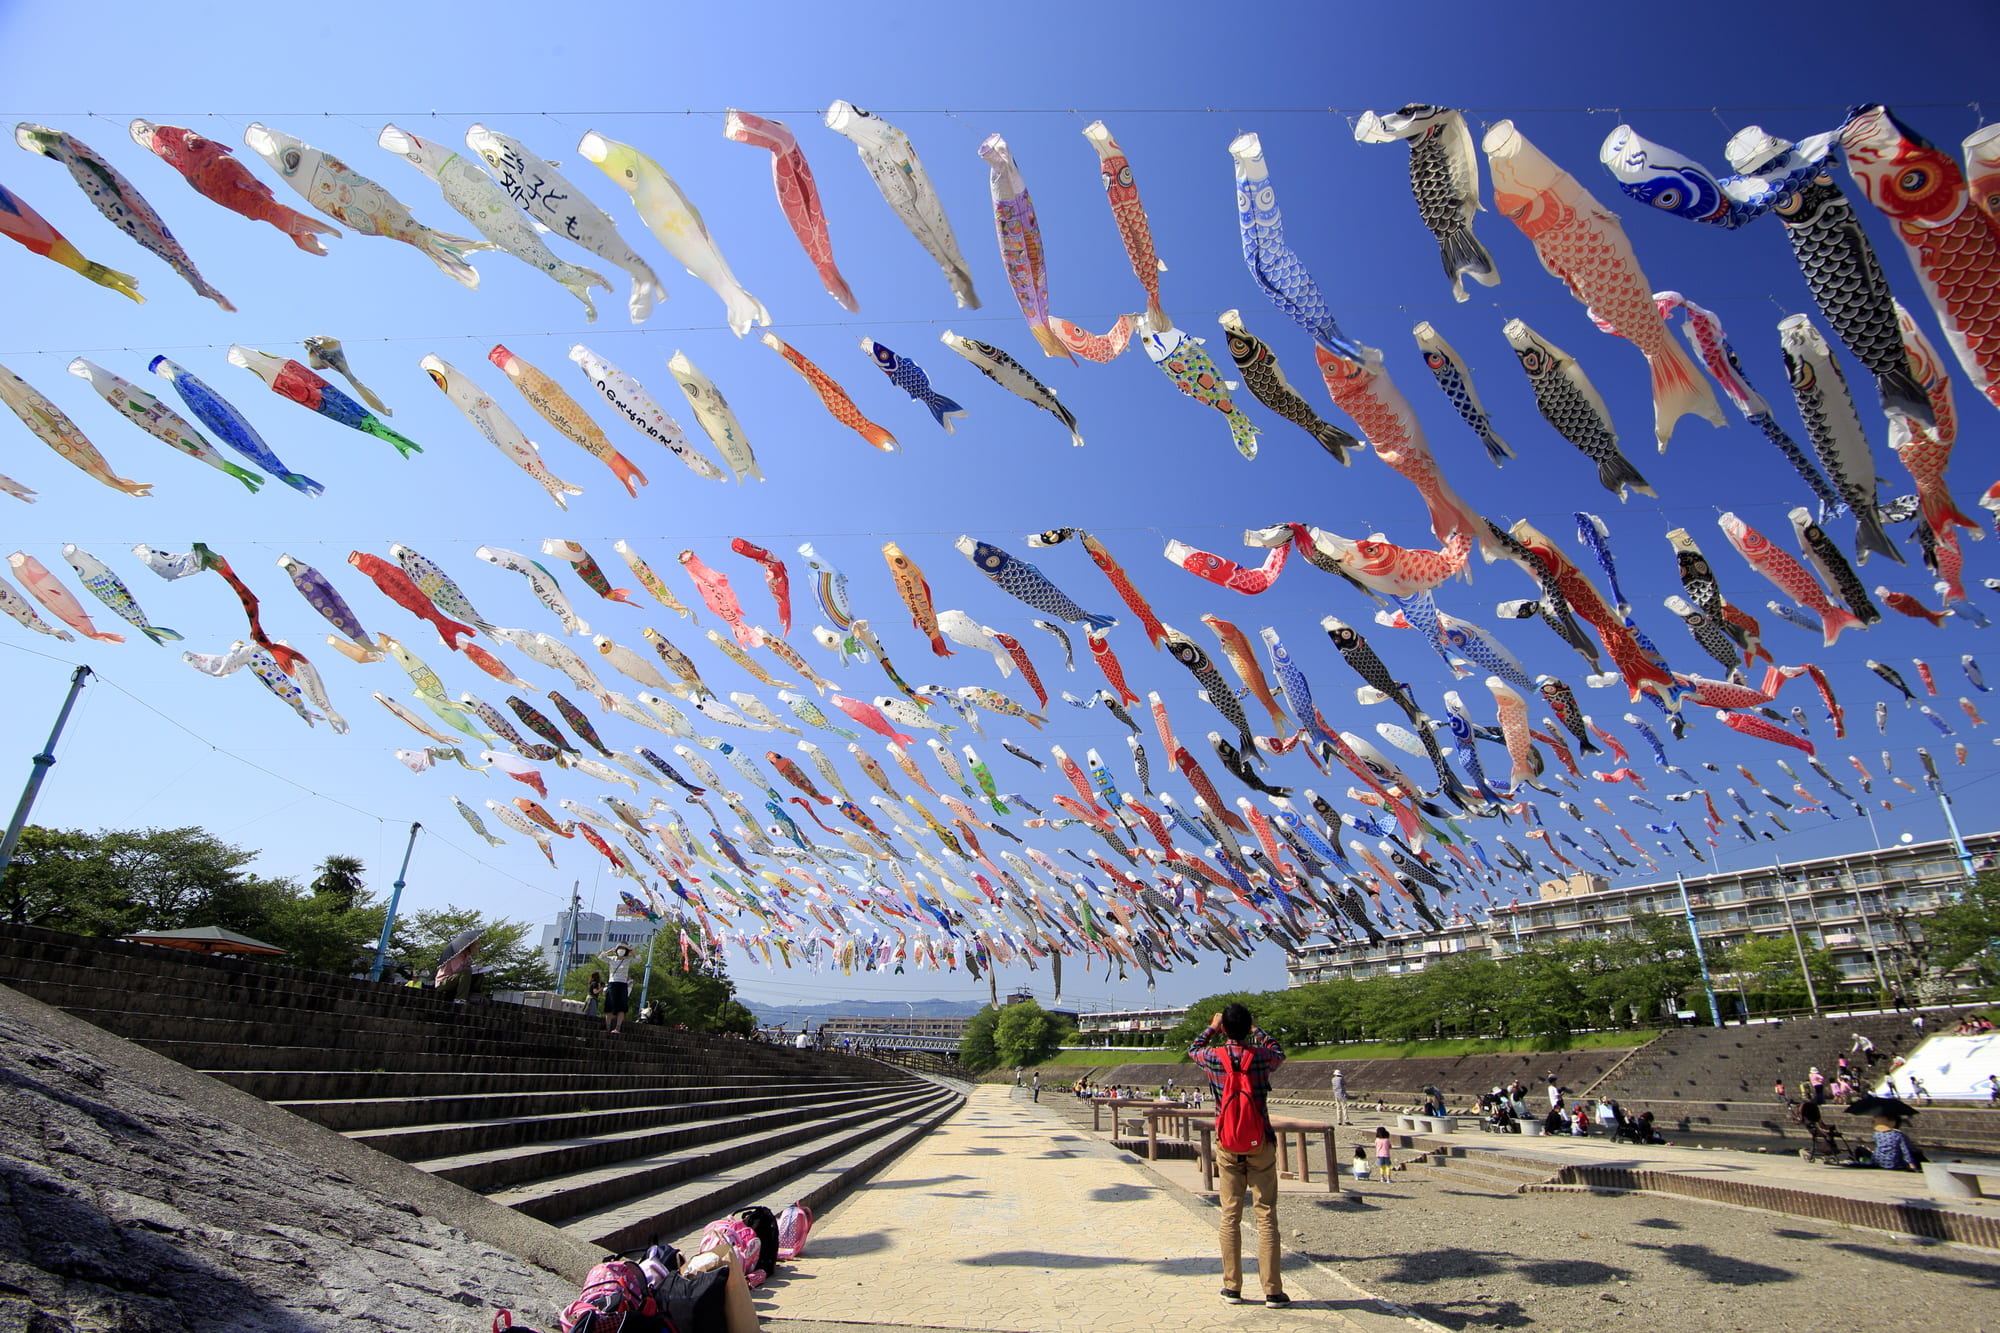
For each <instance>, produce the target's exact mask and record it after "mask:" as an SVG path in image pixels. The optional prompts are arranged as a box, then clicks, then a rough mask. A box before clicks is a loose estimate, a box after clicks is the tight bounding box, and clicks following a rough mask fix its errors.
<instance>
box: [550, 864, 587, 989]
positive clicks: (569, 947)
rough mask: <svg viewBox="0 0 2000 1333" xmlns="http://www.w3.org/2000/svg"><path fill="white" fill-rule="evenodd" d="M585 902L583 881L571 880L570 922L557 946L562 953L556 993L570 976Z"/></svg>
mask: <svg viewBox="0 0 2000 1333" xmlns="http://www.w3.org/2000/svg"><path fill="white" fill-rule="evenodd" d="M582 903H583V881H582V880H580V879H573V880H571V881H570V882H569V924H568V925H566V926H564V927H563V935H562V940H561V942H560V943H559V944H558V945H557V948H559V949H560V950H561V953H560V954H559V955H558V956H557V958H556V994H558V995H560V994H562V989H563V980H564V978H566V977H568V976H569V962H570V957H571V955H573V954H574V953H575V952H576V913H577V909H578V908H579V907H580V906H582Z"/></svg>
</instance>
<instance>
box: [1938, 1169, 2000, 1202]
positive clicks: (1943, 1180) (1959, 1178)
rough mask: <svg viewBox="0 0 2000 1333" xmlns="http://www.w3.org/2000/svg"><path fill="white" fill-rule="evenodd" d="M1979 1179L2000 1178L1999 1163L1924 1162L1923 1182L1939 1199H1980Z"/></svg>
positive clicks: (1981, 1193) (1984, 1194)
mask: <svg viewBox="0 0 2000 1333" xmlns="http://www.w3.org/2000/svg"><path fill="white" fill-rule="evenodd" d="M1981 1180H2000V1163H1995V1162H1925V1163H1924V1183H1925V1184H1927V1185H1929V1186H1930V1187H1931V1194H1932V1195H1933V1196H1934V1197H1936V1198H1940V1199H1982V1198H1985V1197H1986V1191H1985V1190H1984V1189H1983V1188H1981V1186H1980V1181H1981Z"/></svg>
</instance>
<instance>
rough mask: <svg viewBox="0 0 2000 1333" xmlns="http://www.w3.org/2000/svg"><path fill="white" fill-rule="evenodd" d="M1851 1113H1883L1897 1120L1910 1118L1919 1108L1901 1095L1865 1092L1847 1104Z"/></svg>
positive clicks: (1882, 1114) (1848, 1111)
mask: <svg viewBox="0 0 2000 1333" xmlns="http://www.w3.org/2000/svg"><path fill="white" fill-rule="evenodd" d="M1847 1113H1848V1114H1849V1115H1881V1116H1889V1117H1892V1118H1893V1119H1896V1120H1908V1119H1909V1118H1910V1117H1911V1116H1914V1115H1915V1114H1916V1113H1917V1108H1916V1107H1914V1106H1912V1105H1910V1104H1909V1103H1908V1102H1906V1101H1904V1100H1903V1099H1902V1098H1901V1097H1878V1096H1876V1095H1875V1094H1874V1093H1872V1092H1864V1093H1861V1094H1859V1095H1858V1096H1856V1097H1855V1098H1854V1099H1853V1100H1852V1101H1850V1102H1848V1104H1847Z"/></svg>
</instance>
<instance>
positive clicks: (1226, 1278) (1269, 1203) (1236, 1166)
mask: <svg viewBox="0 0 2000 1333" xmlns="http://www.w3.org/2000/svg"><path fill="white" fill-rule="evenodd" d="M1215 1161H1216V1167H1217V1169H1218V1171H1219V1173H1220V1175H1221V1181H1220V1190H1221V1195H1222V1285H1223V1286H1225V1287H1227V1288H1229V1289H1230V1290H1231V1291H1241V1290H1243V1194H1244V1191H1245V1190H1246V1189H1247V1190H1248V1191H1249V1192H1250V1194H1251V1201H1252V1203H1253V1205H1254V1207H1255V1209H1256V1212H1257V1277H1258V1279H1259V1280H1260V1281H1262V1282H1263V1284H1264V1294H1265V1295H1266V1296H1275V1295H1277V1294H1278V1293H1279V1292H1282V1291H1283V1290H1284V1289H1285V1284H1284V1280H1283V1279H1282V1278H1281V1277H1280V1276H1279V1273H1278V1264H1279V1259H1278V1145H1277V1144H1276V1143H1274V1142H1272V1141H1270V1140H1269V1139H1267V1140H1265V1142H1264V1146H1263V1147H1261V1148H1259V1149H1257V1151H1256V1152H1253V1153H1234V1152H1230V1151H1228V1150H1227V1149H1225V1148H1217V1149H1216V1150H1215Z"/></svg>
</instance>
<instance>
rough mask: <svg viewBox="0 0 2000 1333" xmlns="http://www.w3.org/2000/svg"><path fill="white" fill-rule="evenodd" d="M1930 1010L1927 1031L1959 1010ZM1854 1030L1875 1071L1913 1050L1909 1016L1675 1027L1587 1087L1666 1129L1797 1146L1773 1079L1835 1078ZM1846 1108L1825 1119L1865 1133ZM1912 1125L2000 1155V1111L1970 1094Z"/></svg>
mask: <svg viewBox="0 0 2000 1333" xmlns="http://www.w3.org/2000/svg"><path fill="white" fill-rule="evenodd" d="M1927 1012H1928V1017H1929V1021H1930V1024H1931V1027H1932V1031H1933V1032H1935V1031H1937V1030H1939V1029H1942V1028H1948V1026H1949V1024H1950V1023H1951V1022H1954V1021H1956V1018H1957V1014H1956V1013H1955V1012H1954V1011H1951V1010H1931V1011H1927ZM1857 1032H1858V1033H1861V1034H1862V1035H1864V1036H1866V1037H1868V1038H1869V1039H1870V1040H1871V1041H1873V1042H1874V1043H1875V1045H1876V1048H1877V1051H1878V1056H1877V1059H1876V1063H1875V1066H1874V1069H1873V1071H1872V1075H1871V1076H1872V1077H1876V1078H1879V1077H1880V1076H1881V1075H1883V1074H1886V1073H1887V1072H1888V1070H1889V1063H1890V1060H1891V1059H1892V1058H1893V1057H1894V1056H1895V1055H1896V1054H1897V1053H1898V1052H1902V1051H1908V1050H1911V1049H1913V1048H1914V1047H1915V1046H1916V1044H1917V1041H1918V1037H1917V1034H1916V1031H1915V1029H1914V1028H1912V1027H1911V1025H1910V1020H1909V1017H1908V1016H1907V1015H1905V1014H1894V1013H1891V1014H1856V1015H1850V1016H1844V1017H1838V1018H1795V1019H1788V1020H1786V1021H1785V1022H1783V1023H1753V1024H1750V1025H1748V1026H1731V1027H1722V1028H1715V1027H1690V1028H1679V1029H1675V1030H1671V1031H1667V1032H1663V1033H1661V1034H1660V1036H1659V1037H1658V1039H1656V1040H1655V1041H1653V1042H1651V1043H1650V1044H1648V1045H1647V1046H1645V1047H1643V1048H1642V1049H1640V1050H1637V1051H1634V1052H1633V1053H1632V1055H1631V1056H1630V1057H1629V1058H1627V1059H1626V1060H1625V1061H1624V1062H1623V1063H1622V1064H1620V1065H1619V1066H1618V1067H1617V1068H1616V1069H1614V1070H1611V1071H1609V1072H1608V1075H1607V1076H1606V1077H1605V1078H1603V1079H1601V1080H1599V1082H1598V1083H1597V1084H1595V1085H1593V1086H1592V1088H1591V1089H1590V1090H1589V1094H1590V1095H1591V1096H1593V1097H1613V1098H1616V1099H1617V1100H1618V1102H1619V1103H1620V1104H1621V1105H1623V1106H1625V1107H1626V1108H1627V1109H1629V1110H1633V1111H1637V1110H1641V1109H1644V1110H1650V1111H1652V1112H1653V1114H1654V1116H1655V1117H1656V1118H1657V1120H1658V1122H1659V1125H1660V1128H1661V1130H1662V1132H1663V1133H1665V1134H1666V1135H1667V1136H1668V1137H1669V1138H1678V1139H1699V1140H1700V1141H1702V1142H1724V1141H1728V1140H1731V1139H1737V1140H1743V1141H1746V1142H1747V1141H1752V1140H1761V1141H1762V1142H1763V1143H1765V1144H1769V1145H1771V1146H1774V1147H1775V1146H1778V1144H1779V1143H1782V1145H1783V1146H1784V1147H1785V1148H1786V1149H1790V1148H1795V1147H1797V1146H1800V1145H1803V1144H1805V1143H1807V1142H1808V1136H1807V1135H1806V1133H1805V1131H1804V1130H1802V1129H1800V1128H1799V1127H1798V1126H1796V1125H1793V1124H1792V1123H1791V1121H1790V1116H1789V1113H1788V1112H1787V1110H1786V1108H1785V1106H1784V1105H1783V1104H1782V1103H1780V1102H1779V1101H1778V1099H1777V1097H1776V1096H1775V1095H1774V1093H1773V1091H1772V1087H1771V1085H1772V1082H1773V1081H1774V1080H1775V1079H1777V1078H1780V1077H1782V1078H1783V1079H1784V1081H1785V1089H1786V1092H1787V1093H1788V1094H1789V1096H1790V1097H1791V1098H1792V1099H1793V1100H1797V1099H1798V1098H1799V1097H1800V1095H1801V1093H1802V1090H1803V1087H1804V1084H1805V1078H1806V1073H1807V1071H1808V1070H1809V1069H1810V1068H1811V1067H1812V1066H1814V1065H1818V1066H1819V1068H1820V1069H1821V1070H1822V1071H1823V1072H1824V1073H1825V1074H1826V1076H1827V1078H1828V1079H1829V1080H1830V1079H1832V1077H1833V1073H1834V1068H1835V1063H1836V1061H1838V1059H1839V1058H1840V1056H1842V1055H1844V1054H1847V1053H1848V1051H1849V1048H1850V1047H1851V1046H1852V1045H1853V1038H1854V1034H1855V1033H1857ZM1857 1063H1859V1061H1857ZM1843 1109H1844V1108H1841V1107H1838V1106H1832V1105H1829V1106H1828V1107H1827V1108H1826V1114H1827V1117H1828V1119H1830V1120H1831V1121H1833V1122H1834V1123H1835V1124H1838V1125H1839V1126H1840V1127H1841V1129H1842V1130H1843V1131H1845V1132H1847V1133H1848V1134H1849V1136H1850V1137H1853V1135H1854V1134H1855V1132H1856V1131H1857V1130H1858V1131H1860V1134H1861V1136H1862V1137H1864V1138H1865V1137H1866V1134H1867V1130H1868V1121H1867V1120H1866V1119H1864V1118H1861V1117H1849V1116H1847V1115H1844V1114H1842V1113H1841V1112H1842V1110H1843ZM1914 1132H1915V1134H1916V1137H1917V1141H1918V1142H1919V1143H1921V1144H1923V1145H1924V1147H1925V1149H1926V1150H1927V1151H1928V1150H1943V1151H1947V1152H1960V1153H1974V1154H1980V1155H1986V1156H1995V1155H2000V1111H1997V1110H1994V1109H1992V1108H1990V1107H1981V1106H1979V1105H1978V1104H1976V1103H1971V1102H1958V1103H1953V1104H1950V1105H1945V1104H1939V1105H1936V1106H1926V1107H1924V1108H1923V1113H1922V1114H1921V1115H1919V1116H1918V1117H1917V1119H1916V1122H1915V1126H1914ZM1774 1139H1775V1140H1776V1142H1774Z"/></svg>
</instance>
